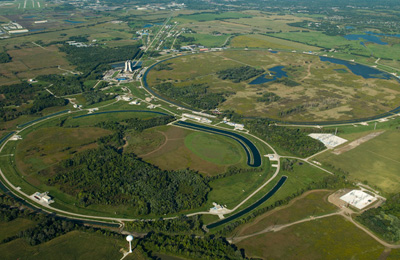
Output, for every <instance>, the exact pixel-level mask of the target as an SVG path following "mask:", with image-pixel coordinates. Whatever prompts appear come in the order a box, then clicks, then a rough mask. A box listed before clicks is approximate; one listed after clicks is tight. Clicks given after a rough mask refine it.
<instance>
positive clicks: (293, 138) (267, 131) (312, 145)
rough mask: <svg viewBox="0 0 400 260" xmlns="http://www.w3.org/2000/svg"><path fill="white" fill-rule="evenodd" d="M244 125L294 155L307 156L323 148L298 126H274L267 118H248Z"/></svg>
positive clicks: (323, 147)
mask: <svg viewBox="0 0 400 260" xmlns="http://www.w3.org/2000/svg"><path fill="white" fill-rule="evenodd" d="M246 126H247V128H248V129H249V130H250V131H251V132H252V133H253V134H254V135H256V136H259V137H261V138H263V139H264V140H265V141H267V142H269V143H271V144H273V145H277V146H279V147H281V148H282V149H284V150H286V151H288V152H290V153H291V154H294V155H296V156H300V157H307V156H310V155H313V154H315V153H317V152H319V151H322V150H323V149H325V146H324V144H323V143H321V142H320V141H318V140H315V139H312V138H311V137H309V136H308V133H307V132H306V131H305V130H303V129H300V128H289V127H279V126H275V125H274V123H273V122H269V121H268V120H267V119H257V120H249V121H247V124H246Z"/></svg>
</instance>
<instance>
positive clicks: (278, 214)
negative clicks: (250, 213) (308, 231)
mask: <svg viewBox="0 0 400 260" xmlns="http://www.w3.org/2000/svg"><path fill="white" fill-rule="evenodd" d="M331 193H332V191H326V190H325V191H319V190H315V191H311V192H307V193H305V194H303V195H302V196H300V197H298V198H296V199H294V200H292V201H291V202H290V204H289V205H286V206H283V207H279V208H277V209H276V210H273V211H270V212H267V213H265V214H263V215H260V216H258V217H257V218H255V219H254V220H253V221H252V222H250V223H246V224H244V225H242V226H240V227H238V228H237V229H236V230H234V231H233V232H232V235H233V236H243V235H250V234H253V233H256V232H259V231H261V230H264V229H266V228H268V227H270V226H274V225H282V224H287V223H291V222H295V221H298V220H301V219H305V218H308V217H310V216H319V215H324V214H328V213H331V212H335V211H336V210H338V208H337V207H336V206H334V205H333V204H331V203H329V202H328V201H327V198H328V196H329V195H330V194H331Z"/></svg>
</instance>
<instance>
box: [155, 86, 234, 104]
mask: <svg viewBox="0 0 400 260" xmlns="http://www.w3.org/2000/svg"><path fill="white" fill-rule="evenodd" d="M208 88H209V86H207V85H205V84H191V85H188V86H183V87H175V86H174V85H173V84H172V83H170V82H167V83H162V84H159V85H156V86H155V89H157V90H158V91H159V92H160V93H162V94H163V95H165V96H167V97H169V98H171V99H175V100H178V101H181V102H184V103H186V104H190V106H192V107H195V108H199V109H214V108H216V107H217V106H218V105H219V104H220V103H222V102H224V101H225V95H229V93H213V92H210V91H209V90H208Z"/></svg>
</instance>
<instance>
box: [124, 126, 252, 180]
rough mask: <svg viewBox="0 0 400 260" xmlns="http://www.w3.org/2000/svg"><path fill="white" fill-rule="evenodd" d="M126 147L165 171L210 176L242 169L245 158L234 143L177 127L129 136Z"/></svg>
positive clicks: (224, 138)
mask: <svg viewBox="0 0 400 260" xmlns="http://www.w3.org/2000/svg"><path fill="white" fill-rule="evenodd" d="M128 143H129V146H128V147H127V151H133V152H135V153H136V154H138V156H139V157H141V158H143V160H145V161H148V162H150V163H152V164H154V165H157V166H158V167H160V168H161V169H166V170H176V169H186V168H190V169H193V170H197V171H199V172H201V173H202V174H205V175H210V176H212V175H215V174H220V173H224V172H225V171H226V169H227V167H229V166H230V165H237V166H245V159H246V156H245V154H244V151H243V149H242V148H241V147H240V146H239V144H237V143H236V142H234V141H232V140H230V139H229V138H227V137H223V136H217V135H208V134H206V133H201V132H194V131H191V130H187V129H182V128H178V127H172V126H168V127H158V128H155V129H149V130H146V131H145V132H143V133H142V134H139V136H131V137H130V139H129V140H128Z"/></svg>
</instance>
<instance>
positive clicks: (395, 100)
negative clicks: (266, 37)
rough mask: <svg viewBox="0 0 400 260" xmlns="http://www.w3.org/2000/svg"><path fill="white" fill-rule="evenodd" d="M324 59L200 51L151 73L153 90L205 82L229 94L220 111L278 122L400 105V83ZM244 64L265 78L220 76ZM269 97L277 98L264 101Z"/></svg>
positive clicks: (352, 115)
mask: <svg viewBox="0 0 400 260" xmlns="http://www.w3.org/2000/svg"><path fill="white" fill-rule="evenodd" d="M321 59H322V58H320V57H318V56H315V55H307V54H298V53H291V52H277V53H275V52H273V53H271V52H269V51H261V50H257V51H223V52H213V53H202V54H197V55H190V56H183V57H178V58H175V59H171V60H168V61H166V62H167V64H168V66H170V67H171V68H172V70H159V71H155V70H151V71H150V72H149V74H148V83H149V85H150V87H152V88H154V87H155V86H156V85H157V84H160V83H163V82H170V83H172V84H173V85H174V86H175V87H183V86H188V85H190V84H207V85H208V86H209V89H210V91H211V92H214V93H221V94H224V95H225V97H226V100H225V101H224V102H222V103H221V104H220V105H219V108H221V109H223V110H234V111H235V112H236V113H238V114H240V115H243V116H250V117H267V118H272V119H276V120H280V121H338V120H349V119H357V118H364V117H369V116H374V115H377V114H380V113H384V112H387V111H389V110H392V109H394V108H396V107H397V106H398V105H399V104H400V91H399V88H398V87H399V82H398V81H397V80H395V79H394V78H393V77H392V76H390V75H389V74H386V75H389V76H388V77H389V78H388V79H383V78H378V77H377V78H373V77H367V76H361V75H356V74H354V73H353V72H351V71H350V70H349V69H348V68H347V67H346V65H341V64H335V63H332V62H330V61H323V60H321ZM242 66H251V67H255V68H262V69H264V70H265V71H266V73H265V76H260V77H258V78H257V81H255V78H251V79H249V80H247V81H242V82H239V83H235V82H232V81H231V80H222V79H220V78H219V77H218V74H217V72H218V71H221V70H224V69H230V68H235V67H236V68H237V67H242ZM279 66H280V67H279ZM349 66H350V65H349ZM216 68H218V69H216ZM364 68H365V70H368V67H364ZM277 69H278V70H281V71H279V72H277V71H276V70H277ZM377 73H379V72H377ZM189 75H190V76H189ZM269 75H271V76H269ZM273 75H279V76H276V77H279V80H277V78H275V80H270V78H271V77H272V76H273ZM264 80H266V82H263V81H264ZM268 80H269V81H268ZM155 88H156V89H157V87H155ZM161 94H163V93H161ZM266 95H267V96H266ZM271 95H273V96H274V97H276V98H274V99H272V100H271V99H268V98H265V97H270V96H271ZM178 101H179V99H178Z"/></svg>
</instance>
